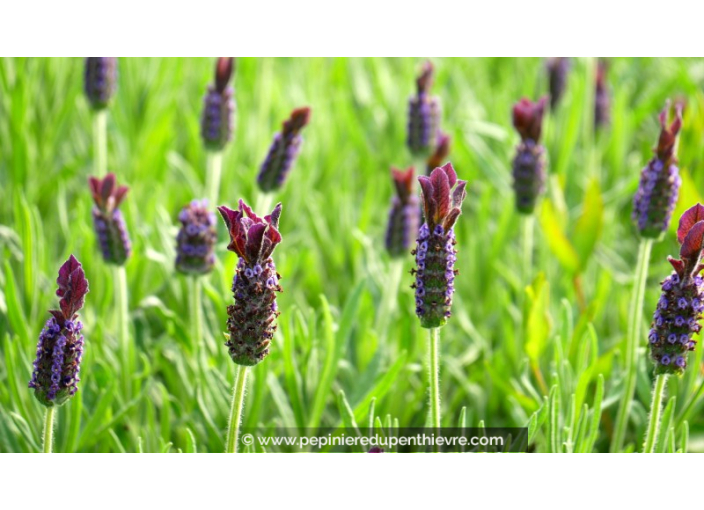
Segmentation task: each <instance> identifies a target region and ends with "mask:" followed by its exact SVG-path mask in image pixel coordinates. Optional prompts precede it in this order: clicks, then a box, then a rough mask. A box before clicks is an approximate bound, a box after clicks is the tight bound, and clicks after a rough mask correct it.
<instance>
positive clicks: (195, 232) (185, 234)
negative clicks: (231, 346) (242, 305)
mask: <svg viewBox="0 0 704 510" xmlns="http://www.w3.org/2000/svg"><path fill="white" fill-rule="evenodd" d="M178 220H179V221H180V222H181V229H180V230H179V232H178V236H177V237H176V252H177V255H176V269H177V270H178V271H180V272H181V273H185V274H205V273H209V272H210V271H212V269H213V265H214V264H215V255H214V253H213V249H214V247H215V241H216V240H217V233H216V231H215V215H214V214H213V213H212V212H210V211H209V210H208V201H207V200H202V201H199V200H193V201H192V202H191V203H190V204H188V205H187V206H186V207H184V208H183V209H182V210H181V212H180V213H179V215H178Z"/></svg>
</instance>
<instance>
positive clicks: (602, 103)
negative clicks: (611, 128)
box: [594, 60, 611, 129]
mask: <svg viewBox="0 0 704 510" xmlns="http://www.w3.org/2000/svg"><path fill="white" fill-rule="evenodd" d="M606 70H607V64H606V62H605V61H604V60H600V61H599V62H598V63H597V67H596V89H595V94H594V127H595V128H596V129H599V128H603V127H606V126H608V125H609V120H610V119H611V112H610V110H611V98H610V97H609V89H608V87H607V86H606Z"/></svg>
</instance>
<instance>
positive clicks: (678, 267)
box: [650, 204, 704, 374]
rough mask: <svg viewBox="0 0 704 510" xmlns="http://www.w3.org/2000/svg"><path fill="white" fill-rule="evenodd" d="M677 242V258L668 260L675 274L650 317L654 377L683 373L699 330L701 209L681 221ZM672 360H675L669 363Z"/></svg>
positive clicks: (692, 210)
mask: <svg viewBox="0 0 704 510" xmlns="http://www.w3.org/2000/svg"><path fill="white" fill-rule="evenodd" d="M677 239H678V241H679V243H680V244H681V248H680V259H679V260H678V259H673V258H672V257H670V258H668V260H669V261H670V263H671V264H672V267H673V268H674V269H675V271H674V272H673V273H672V274H671V275H670V276H668V277H667V278H665V280H664V281H663V282H662V295H661V297H660V300H659V301H658V306H657V309H656V310H655V314H654V315H653V323H652V326H651V333H650V356H651V358H652V359H653V361H654V363H655V373H656V374H682V373H683V372H684V370H685V368H687V353H688V352H689V351H692V350H694V347H695V345H696V341H695V340H693V339H692V337H693V335H694V334H695V333H699V332H700V331H701V325H700V321H701V319H702V311H703V310H702V302H703V301H702V300H704V285H702V284H703V283H704V282H702V279H701V277H700V276H698V275H699V273H700V272H701V270H702V268H704V266H703V265H702V264H700V261H701V255H702V248H703V242H704V206H702V205H701V204H697V205H695V206H694V207H691V208H690V209H688V210H687V211H685V213H684V214H683V215H682V217H681V218H680V222H679V228H678V230H677ZM672 360H675V362H674V363H672Z"/></svg>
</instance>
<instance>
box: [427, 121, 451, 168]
mask: <svg viewBox="0 0 704 510" xmlns="http://www.w3.org/2000/svg"><path fill="white" fill-rule="evenodd" d="M451 141H452V138H451V137H450V135H448V134H447V133H443V132H442V131H440V132H439V133H438V141H437V144H436V145H435V150H434V151H433V153H432V154H431V155H430V157H428V160H427V161H426V165H425V173H426V175H430V172H432V171H433V170H434V169H435V168H437V167H439V166H442V165H443V163H444V162H445V160H446V159H447V157H448V156H449V154H450V142H451Z"/></svg>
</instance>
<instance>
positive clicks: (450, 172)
mask: <svg viewBox="0 0 704 510" xmlns="http://www.w3.org/2000/svg"><path fill="white" fill-rule="evenodd" d="M440 168H442V169H443V170H444V171H445V173H446V174H447V179H448V181H449V182H450V187H453V186H454V185H455V183H456V182H457V172H455V169H454V168H452V163H446V164H445V165H444V166H441V167H440Z"/></svg>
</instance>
